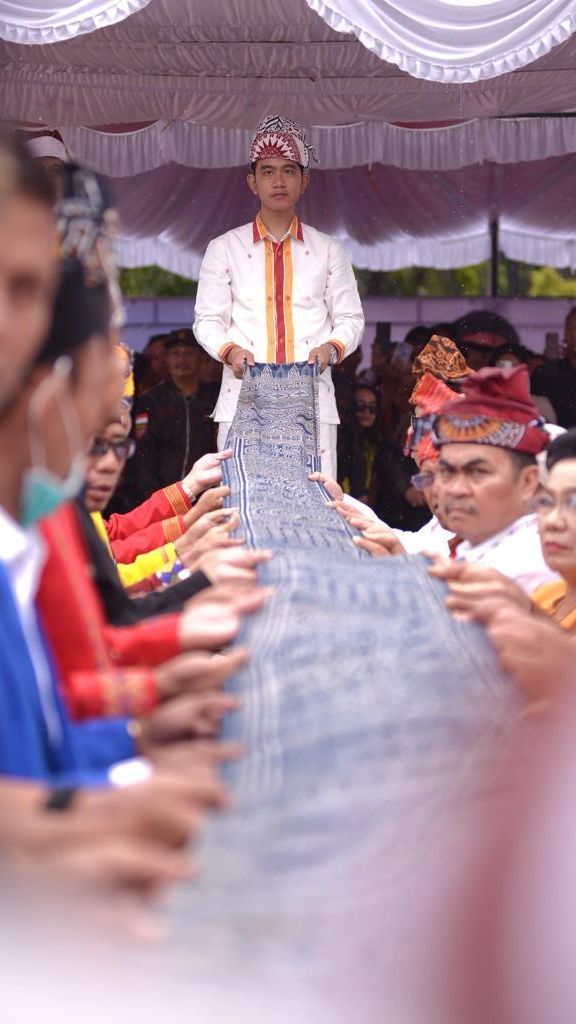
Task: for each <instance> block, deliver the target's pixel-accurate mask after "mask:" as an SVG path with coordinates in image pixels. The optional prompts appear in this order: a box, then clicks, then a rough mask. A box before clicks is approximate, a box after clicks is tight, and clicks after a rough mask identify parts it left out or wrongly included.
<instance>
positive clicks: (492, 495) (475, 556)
mask: <svg viewBox="0 0 576 1024" xmlns="http://www.w3.org/2000/svg"><path fill="white" fill-rule="evenodd" d="M462 391H463V395H462V397H460V398H459V399H456V400H455V401H450V402H448V403H447V404H446V405H444V406H443V408H442V409H441V410H440V411H439V413H438V415H437V416H436V418H435V420H434V425H433V436H434V443H435V444H436V445H437V447H438V448H439V451H440V458H439V462H438V472H437V489H438V490H439V492H440V503H441V506H442V511H443V516H444V521H445V523H446V525H447V526H448V528H449V529H451V530H453V532H454V533H455V534H457V535H458V536H459V537H461V538H462V541H461V543H460V544H459V545H458V547H457V549H456V557H457V558H459V559H463V560H464V561H466V562H474V563H477V564H478V565H483V566H487V567H491V568H493V569H497V570H498V571H499V572H501V573H503V574H504V575H505V576H508V577H510V578H511V579H513V580H515V581H516V583H518V584H519V585H520V586H521V587H522V588H523V589H524V590H525V591H526V592H527V593H531V592H532V591H533V590H535V589H536V587H538V586H539V585H540V584H542V583H545V582H547V581H548V580H550V579H553V578H555V576H554V573H552V572H551V570H550V569H549V568H548V566H547V565H546V563H545V561H544V558H543V556H542V549H541V545H540V539H539V535H538V528H537V524H536V517H535V515H534V514H533V513H532V512H531V506H532V500H533V498H534V494H535V492H536V490H537V488H538V466H537V462H536V456H537V455H538V454H539V453H540V452H542V451H544V449H545V448H546V446H547V444H548V434H547V432H546V429H545V426H544V421H543V419H542V418H541V416H540V414H539V411H538V409H537V408H536V406H535V405H534V403H533V401H532V399H531V397H530V378H529V376H528V370H527V369H526V367H525V366H517V367H514V369H511V370H502V369H491V368H486V369H483V370H479V371H478V373H475V374H473V375H472V376H471V377H469V378H468V379H467V380H466V381H465V382H464V383H463V385H462Z"/></svg>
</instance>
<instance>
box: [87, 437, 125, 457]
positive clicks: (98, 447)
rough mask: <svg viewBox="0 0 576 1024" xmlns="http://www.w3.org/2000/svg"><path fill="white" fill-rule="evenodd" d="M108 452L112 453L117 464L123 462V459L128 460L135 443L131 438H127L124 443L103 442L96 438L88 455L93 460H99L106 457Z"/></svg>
mask: <svg viewBox="0 0 576 1024" xmlns="http://www.w3.org/2000/svg"><path fill="white" fill-rule="evenodd" d="M109 451H113V452H114V455H115V456H116V458H117V459H118V462H124V459H130V458H131V457H132V456H133V455H134V452H135V451H136V442H135V441H134V440H132V438H131V437H127V438H126V440H125V441H104V440H102V438H101V437H97V438H96V439H95V440H94V441H93V443H92V447H91V448H90V451H89V452H88V454H89V455H90V456H91V458H93V459H99V458H102V456H103V455H108V452H109Z"/></svg>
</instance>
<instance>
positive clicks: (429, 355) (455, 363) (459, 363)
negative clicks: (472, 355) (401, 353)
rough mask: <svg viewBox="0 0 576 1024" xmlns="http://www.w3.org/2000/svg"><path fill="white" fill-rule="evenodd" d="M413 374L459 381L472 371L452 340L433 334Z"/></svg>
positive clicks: (416, 362)
mask: <svg viewBox="0 0 576 1024" xmlns="http://www.w3.org/2000/svg"><path fill="white" fill-rule="evenodd" d="M412 372H413V373H414V375H415V376H416V377H421V376H422V374H423V373H431V374H433V376H434V377H438V378H439V379H440V380H445V381H451V380H452V381H458V380H462V379H463V378H464V377H469V376H470V374H471V373H472V370H470V368H469V367H468V366H467V365H466V361H465V359H464V356H463V355H462V353H461V352H460V350H459V349H458V348H457V347H456V345H455V344H454V342H453V341H452V339H451V338H442V337H441V336H440V335H439V334H433V335H432V337H431V338H430V341H429V342H428V344H427V345H425V346H424V348H423V349H422V351H421V352H420V353H419V354H418V355H417V356H416V359H415V360H414V366H413V368H412Z"/></svg>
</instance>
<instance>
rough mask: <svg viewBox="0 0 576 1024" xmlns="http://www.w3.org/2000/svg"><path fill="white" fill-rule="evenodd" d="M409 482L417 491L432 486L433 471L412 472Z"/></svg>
mask: <svg viewBox="0 0 576 1024" xmlns="http://www.w3.org/2000/svg"><path fill="white" fill-rule="evenodd" d="M410 483H411V484H412V487H415V488H416V490H417V491H425V490H426V488H427V487H432V484H433V483H434V473H414V476H411V477H410Z"/></svg>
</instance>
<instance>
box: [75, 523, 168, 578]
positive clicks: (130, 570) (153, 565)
mask: <svg viewBox="0 0 576 1024" xmlns="http://www.w3.org/2000/svg"><path fill="white" fill-rule="evenodd" d="M91 519H92V522H93V523H94V526H95V527H96V532H97V534H98V536H99V537H100V540H102V541H103V542H104V544H105V545H106V547H107V548H108V551H109V552H110V556H111V557H112V558H114V554H113V551H112V548H111V546H110V541H109V539H108V533H107V531H106V525H105V523H104V520H103V518H102V514H101V513H100V512H92V513H91ZM177 559H178V556H177V554H176V549H175V547H174V545H173V544H172V543H170V542H169V543H168V544H163V545H162V547H160V548H155V549H154V550H153V551H147V552H146V553H145V554H143V555H138V556H137V557H136V558H135V560H134V561H133V562H131V563H130V564H129V565H123V564H122V563H120V562H116V568H117V569H118V574H119V576H120V579H121V581H122V585H123V586H124V587H126V588H128V587H133V586H134V584H136V583H141V582H142V580H145V579H146V578H147V577H148V576H152V575H153V574H154V573H155V572H168V571H169V570H170V569H172V567H173V565H174V563H175V562H176V561H177ZM114 561H116V559H114Z"/></svg>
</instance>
